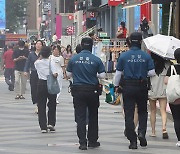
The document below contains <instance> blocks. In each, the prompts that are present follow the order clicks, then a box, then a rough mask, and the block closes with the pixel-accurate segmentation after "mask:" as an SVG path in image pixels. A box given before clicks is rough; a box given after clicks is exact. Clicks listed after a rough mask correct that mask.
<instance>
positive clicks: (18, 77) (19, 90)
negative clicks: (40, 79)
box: [13, 40, 29, 99]
mask: <svg viewBox="0 0 180 154" xmlns="http://www.w3.org/2000/svg"><path fill="white" fill-rule="evenodd" d="M24 46H25V42H24V41H22V40H20V41H19V42H18V47H17V49H15V50H14V52H13V60H14V62H15V92H16V97H15V99H25V98H24V96H23V94H25V89H26V82H27V77H26V76H25V75H24V67H25V63H26V60H27V58H28V55H29V51H28V50H27V49H25V48H24Z"/></svg>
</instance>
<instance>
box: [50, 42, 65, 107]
mask: <svg viewBox="0 0 180 154" xmlns="http://www.w3.org/2000/svg"><path fill="white" fill-rule="evenodd" d="M50 61H51V63H52V65H53V66H55V69H56V70H57V72H58V77H57V79H58V83H59V88H60V92H61V90H62V80H63V78H64V79H67V76H66V70H65V67H64V58H63V57H62V55H61V47H60V46H58V45H57V46H53V48H52V55H51V56H50ZM59 96H60V93H59V94H57V98H56V103H57V104H59Z"/></svg>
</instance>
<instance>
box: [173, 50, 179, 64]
mask: <svg viewBox="0 0 180 154" xmlns="http://www.w3.org/2000/svg"><path fill="white" fill-rule="evenodd" d="M174 58H175V59H176V60H177V63H178V64H180V48H178V49H176V50H175V51H174Z"/></svg>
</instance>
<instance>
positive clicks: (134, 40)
mask: <svg viewBox="0 0 180 154" xmlns="http://www.w3.org/2000/svg"><path fill="white" fill-rule="evenodd" d="M130 41H131V43H140V41H142V34H141V33H139V32H133V33H131V35H130Z"/></svg>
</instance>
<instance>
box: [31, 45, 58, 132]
mask: <svg viewBox="0 0 180 154" xmlns="http://www.w3.org/2000/svg"><path fill="white" fill-rule="evenodd" d="M50 54H51V48H50V47H43V48H42V50H41V52H40V58H39V59H38V60H36V62H35V63H34V65H35V68H36V70H37V73H38V78H39V80H38V85H37V104H38V120H39V126H40V128H41V132H42V133H47V132H48V130H50V131H51V132H55V129H54V126H55V124H56V97H57V95H56V94H50V93H48V89H47V77H48V75H49V64H50V61H49V56H50ZM51 71H52V74H53V76H54V77H55V78H57V76H58V73H57V70H56V67H55V66H54V65H53V64H51ZM47 100H48V102H47ZM46 106H48V114H47V115H46ZM47 117H48V118H47Z"/></svg>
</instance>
